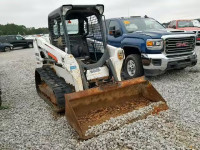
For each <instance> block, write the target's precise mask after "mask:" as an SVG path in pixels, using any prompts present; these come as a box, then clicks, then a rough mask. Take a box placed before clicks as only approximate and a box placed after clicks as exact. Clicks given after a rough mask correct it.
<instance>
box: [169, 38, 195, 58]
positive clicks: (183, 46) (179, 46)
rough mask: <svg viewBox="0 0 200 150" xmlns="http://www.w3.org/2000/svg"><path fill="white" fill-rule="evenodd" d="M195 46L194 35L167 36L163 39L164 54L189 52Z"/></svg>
mask: <svg viewBox="0 0 200 150" xmlns="http://www.w3.org/2000/svg"><path fill="white" fill-rule="evenodd" d="M194 48H195V38H194V37H184V38H167V39H166V40H165V53H166V54H177V53H178V54H181V53H187V52H188V53H190V52H191V51H193V50H194Z"/></svg>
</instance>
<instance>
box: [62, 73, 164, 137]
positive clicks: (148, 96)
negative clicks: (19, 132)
mask: <svg viewBox="0 0 200 150" xmlns="http://www.w3.org/2000/svg"><path fill="white" fill-rule="evenodd" d="M153 103H157V104H158V105H155V106H153V109H150V110H148V111H147V112H145V113H142V114H143V115H142V116H139V117H137V118H132V120H131V119H129V120H128V122H127V123H129V122H133V121H136V120H139V119H144V118H146V117H147V116H148V115H151V114H157V113H159V112H160V111H163V110H167V109H168V106H167V104H166V102H165V100H164V99H163V98H162V96H161V95H160V94H159V93H158V92H157V91H156V89H155V88H154V87H153V86H152V85H151V83H150V82H149V81H147V80H145V79H144V77H140V78H136V79H132V80H126V81H122V82H119V83H117V84H112V85H106V86H103V87H98V88H92V89H89V90H85V91H80V92H76V93H71V94H66V95H65V105H66V106H65V114H66V118H67V120H68V122H69V124H70V125H71V126H72V127H73V128H74V129H75V130H76V131H77V132H78V134H79V136H80V139H88V138H91V137H93V136H95V134H94V133H91V134H86V132H87V131H88V130H89V129H90V128H91V127H94V126H97V125H99V124H102V123H103V122H105V121H107V120H109V119H111V118H115V117H118V116H121V115H125V114H127V113H129V112H132V111H137V110H140V109H141V108H144V107H147V106H149V105H151V104H153ZM123 124H126V123H124V122H123ZM123 124H122V125H123ZM117 127H119V126H117ZM117 127H116V128H117Z"/></svg>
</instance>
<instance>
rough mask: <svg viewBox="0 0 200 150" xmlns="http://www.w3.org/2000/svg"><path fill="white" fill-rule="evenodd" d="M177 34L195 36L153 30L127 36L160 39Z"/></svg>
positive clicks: (174, 31) (179, 31) (177, 31)
mask: <svg viewBox="0 0 200 150" xmlns="http://www.w3.org/2000/svg"><path fill="white" fill-rule="evenodd" d="M176 34H194V32H184V31H181V30H167V29H165V30H151V31H136V32H134V33H129V34H127V35H128V36H130V37H133V36H134V37H135V36H136V35H140V36H142V37H146V38H153V39H160V38H161V37H162V36H163V35H176Z"/></svg>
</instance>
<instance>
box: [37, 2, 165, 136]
mask: <svg viewBox="0 0 200 150" xmlns="http://www.w3.org/2000/svg"><path fill="white" fill-rule="evenodd" d="M103 12H104V6H103V5H86V6H83V5H63V6H61V7H60V8H58V9H56V10H55V11H53V12H52V13H50V14H49V17H48V22H49V31H50V43H48V42H47V41H46V40H44V39H42V38H37V39H35V40H34V47H35V51H36V52H35V55H36V60H37V65H38V66H37V68H36V70H35V83H36V89H37V92H38V94H39V95H40V96H41V97H42V98H43V99H44V100H45V101H46V102H47V103H48V104H50V106H52V108H53V109H54V110H55V111H57V112H61V111H64V110H65V115H66V118H67V120H68V122H69V124H70V125H71V126H72V127H74V128H75V130H76V131H77V132H78V134H79V136H80V138H81V139H87V138H91V137H92V136H94V134H89V135H86V132H87V131H88V129H90V128H91V127H92V126H96V125H99V124H102V123H103V122H105V121H106V120H109V119H110V118H114V117H117V116H120V115H123V114H126V113H129V112H132V111H134V110H139V109H140V108H144V107H147V106H149V105H150V104H153V103H158V102H161V103H159V105H157V106H155V107H154V108H153V109H152V110H151V111H148V112H146V113H144V115H143V116H141V117H140V118H141V119H142V118H145V117H147V115H150V114H152V113H159V112H160V111H162V110H166V109H168V107H167V104H166V102H165V100H164V99H163V98H162V97H161V96H160V94H159V93H158V92H157V91H156V90H155V89H154V88H153V86H152V85H151V84H150V83H149V82H148V81H147V80H145V79H144V77H140V78H136V79H132V80H126V81H121V68H122V64H123V60H124V51H123V50H122V49H121V48H116V47H113V46H110V45H108V44H107V42H106V36H105V30H104V29H105V28H104V24H103V23H104V22H103V20H104V17H103ZM138 119H139V118H138ZM131 121H132V120H129V122H131Z"/></svg>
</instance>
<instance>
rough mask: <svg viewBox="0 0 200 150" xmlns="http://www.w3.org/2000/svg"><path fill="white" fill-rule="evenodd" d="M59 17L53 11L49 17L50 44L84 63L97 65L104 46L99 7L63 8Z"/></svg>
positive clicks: (101, 10) (100, 6) (101, 8)
mask: <svg viewBox="0 0 200 150" xmlns="http://www.w3.org/2000/svg"><path fill="white" fill-rule="evenodd" d="M59 9H61V10H62V13H61V15H58V14H57V13H56V11H58V10H56V11H54V12H52V13H51V14H50V15H49V29H50V38H51V43H52V44H53V45H54V46H56V47H58V48H59V49H61V50H63V51H65V52H67V53H69V54H72V55H73V56H74V57H75V58H76V59H78V60H81V61H82V62H83V63H85V64H92V63H96V62H98V61H99V60H100V59H101V57H102V56H103V54H104V51H105V48H106V44H105V38H104V37H105V35H104V32H103V31H104V30H103V24H102V23H103V21H102V13H103V5H94V6H93V7H91V6H89V7H88V8H87V9H85V7H81V6H71V5H69V6H68V5H64V6H62V7H61V8H59Z"/></svg>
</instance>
